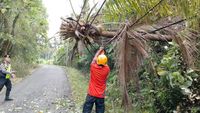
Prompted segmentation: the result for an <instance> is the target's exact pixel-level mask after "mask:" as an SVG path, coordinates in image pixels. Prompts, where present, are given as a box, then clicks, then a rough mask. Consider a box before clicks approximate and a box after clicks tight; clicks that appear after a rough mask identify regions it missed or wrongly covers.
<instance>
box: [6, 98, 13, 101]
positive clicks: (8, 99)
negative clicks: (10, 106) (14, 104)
mask: <svg viewBox="0 0 200 113" xmlns="http://www.w3.org/2000/svg"><path fill="white" fill-rule="evenodd" d="M5 101H13V99H11V98H5Z"/></svg>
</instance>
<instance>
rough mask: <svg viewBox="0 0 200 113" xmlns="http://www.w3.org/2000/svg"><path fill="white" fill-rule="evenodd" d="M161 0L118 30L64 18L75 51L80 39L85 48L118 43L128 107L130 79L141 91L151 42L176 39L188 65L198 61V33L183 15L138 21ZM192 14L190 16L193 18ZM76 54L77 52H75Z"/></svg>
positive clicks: (64, 34) (62, 31)
mask: <svg viewBox="0 0 200 113" xmlns="http://www.w3.org/2000/svg"><path fill="white" fill-rule="evenodd" d="M161 2H162V0H161V1H160V2H159V3H158V4H156V5H155V6H154V7H153V8H151V9H150V10H149V11H148V12H147V13H146V14H144V15H143V16H142V17H141V18H139V19H137V20H135V21H134V19H130V21H127V22H125V24H122V25H121V26H120V29H119V30H118V31H109V30H105V28H103V27H102V26H101V27H100V26H98V25H95V24H91V23H92V22H91V23H88V22H87V21H85V22H84V21H80V18H78V19H72V18H71V17H69V18H62V20H63V21H62V24H61V27H60V36H61V38H62V39H64V40H66V39H74V40H75V41H76V43H75V46H74V48H73V51H75V50H76V49H77V47H78V42H79V41H81V42H82V43H83V44H84V45H85V46H86V47H87V46H88V45H90V46H92V45H93V44H94V43H97V44H98V45H99V46H107V45H109V44H113V43H117V45H118V46H117V50H116V52H117V57H118V58H117V59H118V60H117V64H118V68H119V74H118V75H119V81H120V84H121V91H122V92H123V104H124V105H125V106H126V107H128V106H129V105H130V99H129V95H128V90H127V85H128V84H129V82H130V81H134V82H135V84H136V85H135V86H136V90H137V92H138V93H139V90H140V85H139V77H138V69H139V68H140V66H141V65H142V64H143V61H144V59H147V58H149V52H151V51H150V49H149V46H148V43H147V42H149V41H164V42H170V41H175V42H176V43H177V44H178V45H179V47H180V50H181V52H182V57H183V59H184V62H185V67H186V68H194V67H195V66H194V63H195V61H196V58H195V56H196V54H197V48H196V40H197V39H198V37H199V32H197V31H195V30H187V29H186V24H185V21H187V19H182V18H180V17H166V18H164V19H161V20H160V21H158V22H157V23H155V24H153V25H146V24H144V25H142V24H137V23H138V22H139V21H140V20H141V19H142V18H143V17H145V16H146V15H147V14H149V13H150V12H152V10H153V9H154V8H155V7H157V6H158V5H159V4H160V3H161ZM193 18H194V17H191V18H189V19H193ZM73 53H75V52H73Z"/></svg>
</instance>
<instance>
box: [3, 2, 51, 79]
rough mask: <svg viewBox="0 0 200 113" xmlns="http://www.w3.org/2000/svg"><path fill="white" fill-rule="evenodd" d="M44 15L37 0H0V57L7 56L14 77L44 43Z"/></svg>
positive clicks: (42, 47) (37, 55)
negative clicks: (14, 71)
mask: <svg viewBox="0 0 200 113" xmlns="http://www.w3.org/2000/svg"><path fill="white" fill-rule="evenodd" d="M46 18H47V14H46V10H45V8H44V7H43V5H42V1H41V0H34V1H32V0H17V1H16V0H14V1H13V0H0V56H3V55H4V54H10V55H11V57H12V60H13V61H12V63H13V67H14V69H15V70H17V75H18V76H24V75H26V74H27V72H28V70H29V69H30V68H31V67H32V64H34V63H36V61H37V60H38V58H39V57H40V55H41V53H42V51H43V50H44V48H45V46H46V37H47V29H48V27H47V25H48V23H47V20H46ZM25 68H26V69H25Z"/></svg>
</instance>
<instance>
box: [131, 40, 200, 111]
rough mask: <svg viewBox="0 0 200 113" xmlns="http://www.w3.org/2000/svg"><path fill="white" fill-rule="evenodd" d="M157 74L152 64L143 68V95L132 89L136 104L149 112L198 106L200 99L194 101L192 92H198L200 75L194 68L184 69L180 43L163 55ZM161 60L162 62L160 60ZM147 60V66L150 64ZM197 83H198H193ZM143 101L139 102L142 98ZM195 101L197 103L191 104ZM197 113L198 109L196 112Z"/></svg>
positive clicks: (189, 108)
mask: <svg viewBox="0 0 200 113" xmlns="http://www.w3.org/2000/svg"><path fill="white" fill-rule="evenodd" d="M155 59H157V60H156V61H157V63H156V62H155V63H154V65H155V66H156V67H157V69H156V73H157V76H155V74H154V73H152V72H150V71H149V69H148V67H146V68H142V70H141V72H140V73H139V75H140V81H141V86H142V87H141V96H142V97H140V98H138V96H137V95H135V92H134V91H131V94H132V99H133V102H134V106H135V107H136V109H137V110H139V111H140V110H142V112H144V109H145V110H146V111H148V112H149V113H154V112H156V113H172V112H173V111H179V112H181V113H185V112H188V111H192V110H193V109H196V106H198V105H199V103H198V102H194V101H192V99H191V98H190V96H191V95H194V94H195V95H198V94H199V93H197V92H198V90H197V88H198V85H197V84H199V83H198V82H195V80H196V79H198V78H199V75H198V74H197V73H196V72H194V71H193V70H192V69H190V70H186V71H184V65H183V64H182V62H183V61H182V57H181V55H180V51H179V48H178V46H177V45H176V44H174V43H172V45H171V46H170V47H169V48H168V49H167V53H166V54H165V55H163V57H162V58H161V59H159V57H157V58H155ZM158 59H159V60H160V61H161V62H159V60H158ZM148 63H149V62H146V63H145V64H144V66H148ZM194 83H196V86H193V84H194ZM141 98H142V100H143V101H139V100H138V99H141ZM192 102H194V103H193V104H191V103H192ZM194 113H195V112H194Z"/></svg>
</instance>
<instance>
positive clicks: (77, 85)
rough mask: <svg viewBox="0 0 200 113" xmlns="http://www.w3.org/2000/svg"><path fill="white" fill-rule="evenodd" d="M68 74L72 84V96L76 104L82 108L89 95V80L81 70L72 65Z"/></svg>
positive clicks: (68, 69)
mask: <svg viewBox="0 0 200 113" xmlns="http://www.w3.org/2000/svg"><path fill="white" fill-rule="evenodd" d="M67 76H68V79H69V82H70V84H71V89H72V97H73V99H74V101H75V103H76V106H77V107H79V108H80V109H82V105H83V103H84V101H85V97H86V95H87V88H88V80H87V78H86V77H84V75H83V74H82V73H81V72H80V71H78V70H77V69H75V68H71V67H68V68H67Z"/></svg>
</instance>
